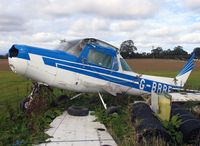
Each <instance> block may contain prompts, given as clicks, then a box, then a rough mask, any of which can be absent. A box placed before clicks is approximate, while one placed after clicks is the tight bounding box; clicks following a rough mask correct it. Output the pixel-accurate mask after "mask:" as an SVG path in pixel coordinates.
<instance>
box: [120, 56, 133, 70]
mask: <svg viewBox="0 0 200 146" xmlns="http://www.w3.org/2000/svg"><path fill="white" fill-rule="evenodd" d="M120 62H121V66H122V69H123V70H124V71H132V70H131V68H130V67H129V65H128V64H127V63H126V61H125V60H124V59H123V58H120Z"/></svg>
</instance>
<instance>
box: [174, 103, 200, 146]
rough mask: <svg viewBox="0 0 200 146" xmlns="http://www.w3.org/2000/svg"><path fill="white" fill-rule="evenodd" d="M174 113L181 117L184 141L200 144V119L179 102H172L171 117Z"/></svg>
mask: <svg viewBox="0 0 200 146" xmlns="http://www.w3.org/2000/svg"><path fill="white" fill-rule="evenodd" d="M174 115H178V116H179V117H180V118H181V125H180V131H181V132H182V134H183V141H184V142H186V143H196V144H200V120H199V119H198V118H196V117H195V116H194V115H192V114H191V113H190V112H188V111H187V110H186V109H184V108H182V107H181V106H180V105H178V104H172V109H171V117H172V116H174Z"/></svg>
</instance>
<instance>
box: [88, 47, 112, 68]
mask: <svg viewBox="0 0 200 146" xmlns="http://www.w3.org/2000/svg"><path fill="white" fill-rule="evenodd" d="M87 61H88V63H91V64H94V65H98V66H102V67H105V68H108V69H111V67H112V56H111V55H108V54H104V53H102V52H99V51H96V50H93V49H90V50H89V53H88V58H87Z"/></svg>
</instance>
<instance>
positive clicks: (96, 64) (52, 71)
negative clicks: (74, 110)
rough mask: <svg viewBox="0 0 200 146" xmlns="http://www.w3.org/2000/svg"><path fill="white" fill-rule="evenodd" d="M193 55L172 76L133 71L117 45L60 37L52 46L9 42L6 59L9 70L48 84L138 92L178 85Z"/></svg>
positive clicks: (183, 80)
mask: <svg viewBox="0 0 200 146" xmlns="http://www.w3.org/2000/svg"><path fill="white" fill-rule="evenodd" d="M194 57H195V54H194V53H193V54H192V56H191V58H190V59H189V61H188V62H187V63H186V65H185V66H184V67H183V69H182V70H181V71H180V73H178V75H177V76H176V77H175V78H168V77H159V76H150V75H143V74H138V73H135V72H133V71H131V69H130V67H129V66H128V64H127V63H126V61H125V60H124V59H123V58H122V56H121V55H120V53H119V50H118V48H116V47H114V46H112V45H110V44H108V43H106V42H103V41H101V40H97V39H94V38H86V39H82V40H73V41H69V42H66V41H63V42H62V43H61V44H60V46H59V47H58V48H57V49H55V50H48V49H43V48H36V47H31V46H26V45H13V46H12V47H11V49H10V50H9V58H8V59H9V65H10V67H11V69H12V71H13V72H15V73H18V74H21V75H23V76H26V77H27V78H29V79H32V80H34V81H37V82H39V83H41V84H45V85H48V86H53V87H57V88H61V89H68V90H74V91H77V92H97V93H101V92H108V93H110V94H112V95H116V94H121V93H126V94H131V95H142V94H151V92H156V93H159V92H171V91H172V90H173V89H182V88H183V86H184V84H185V83H186V81H187V79H188V77H189V75H190V73H191V71H192V69H193V68H194V63H193V59H194Z"/></svg>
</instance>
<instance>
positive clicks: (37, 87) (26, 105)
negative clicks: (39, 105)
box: [20, 83, 41, 111]
mask: <svg viewBox="0 0 200 146" xmlns="http://www.w3.org/2000/svg"><path fill="white" fill-rule="evenodd" d="M40 89H41V84H38V83H33V89H32V91H31V93H30V95H28V96H27V97H26V98H25V99H23V100H22V101H21V102H20V109H21V110H23V111H24V110H27V109H28V108H29V107H30V105H31V102H32V101H33V98H34V97H35V96H36V95H37V94H38V93H39V91H40Z"/></svg>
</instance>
